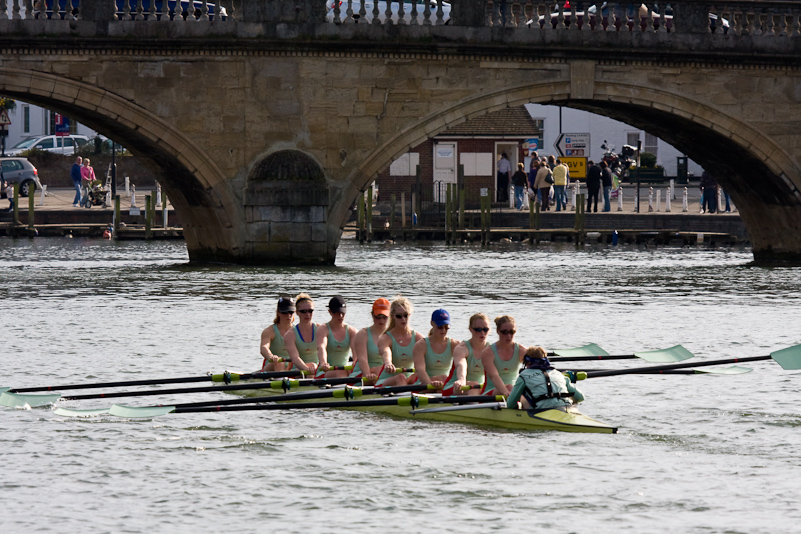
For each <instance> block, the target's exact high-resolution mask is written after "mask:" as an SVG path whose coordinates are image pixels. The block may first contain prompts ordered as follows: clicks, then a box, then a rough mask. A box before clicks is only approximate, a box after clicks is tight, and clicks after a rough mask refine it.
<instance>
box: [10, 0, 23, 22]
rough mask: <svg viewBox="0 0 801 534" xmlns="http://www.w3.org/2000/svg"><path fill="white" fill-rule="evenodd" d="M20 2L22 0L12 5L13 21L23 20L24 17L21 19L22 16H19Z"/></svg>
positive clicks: (17, 0)
mask: <svg viewBox="0 0 801 534" xmlns="http://www.w3.org/2000/svg"><path fill="white" fill-rule="evenodd" d="M19 1H20V0H14V3H13V4H12V7H11V18H12V19H13V20H19V19H20V18H22V17H20V14H19V10H20V7H19Z"/></svg>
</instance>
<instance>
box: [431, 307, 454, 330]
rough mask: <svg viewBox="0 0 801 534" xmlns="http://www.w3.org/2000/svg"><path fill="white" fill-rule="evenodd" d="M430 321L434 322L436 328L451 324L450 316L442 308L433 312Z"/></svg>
mask: <svg viewBox="0 0 801 534" xmlns="http://www.w3.org/2000/svg"><path fill="white" fill-rule="evenodd" d="M431 320H432V321H434V324H435V325H437V326H442V325H444V324H451V315H450V314H449V313H448V312H446V311H445V310H443V309H442V308H440V309H438V310H435V311H434V313H432V314H431Z"/></svg>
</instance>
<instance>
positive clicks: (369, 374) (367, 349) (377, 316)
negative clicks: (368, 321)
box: [351, 299, 390, 382]
mask: <svg viewBox="0 0 801 534" xmlns="http://www.w3.org/2000/svg"><path fill="white" fill-rule="evenodd" d="M389 308H390V304H389V301H388V300H387V299H376V301H375V302H373V309H372V312H371V313H370V315H371V317H372V318H373V324H372V326H368V327H365V328H362V329H361V330H359V332H358V333H357V334H356V337H355V338H354V340H353V361H354V364H353V372H352V373H351V376H353V377H362V378H364V379H365V380H367V381H368V382H372V381H374V380H375V379H376V378H377V377H378V375H379V374H380V373H381V367H383V365H384V359H383V358H382V357H381V352H379V350H378V342H379V340H380V339H381V335H382V334H383V333H384V332H386V330H387V323H388V321H389ZM365 369H366V371H365Z"/></svg>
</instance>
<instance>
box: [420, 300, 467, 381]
mask: <svg viewBox="0 0 801 534" xmlns="http://www.w3.org/2000/svg"><path fill="white" fill-rule="evenodd" d="M450 327H451V316H450V314H449V313H448V312H447V311H445V310H443V309H439V310H435V311H434V313H432V314H431V331H430V332H429V333H428V337H427V338H424V339H422V340H420V341H418V342H417V343H415V344H414V351H413V356H414V374H415V375H416V377H417V383H419V384H425V385H428V384H433V385H434V387H436V388H437V389H442V386H444V385H445V382H447V380H448V374H449V373H450V370H451V367H452V366H453V350H454V349H455V348H456V345H458V344H459V341H458V340H456V339H451V338H449V337H448V330H449V329H450Z"/></svg>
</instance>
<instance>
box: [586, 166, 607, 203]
mask: <svg viewBox="0 0 801 534" xmlns="http://www.w3.org/2000/svg"><path fill="white" fill-rule="evenodd" d="M588 163H589V166H590V168H589V169H588V170H587V211H588V212H591V211H593V210H592V209H591V207H592V205H593V202H594V203H595V212H596V213H598V192H599V191H600V190H601V179H602V175H603V172H602V171H601V168H600V167H599V166H598V165H596V164H595V162H594V161H592V160H590V161H589V162H588ZM602 163H603V162H602Z"/></svg>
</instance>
